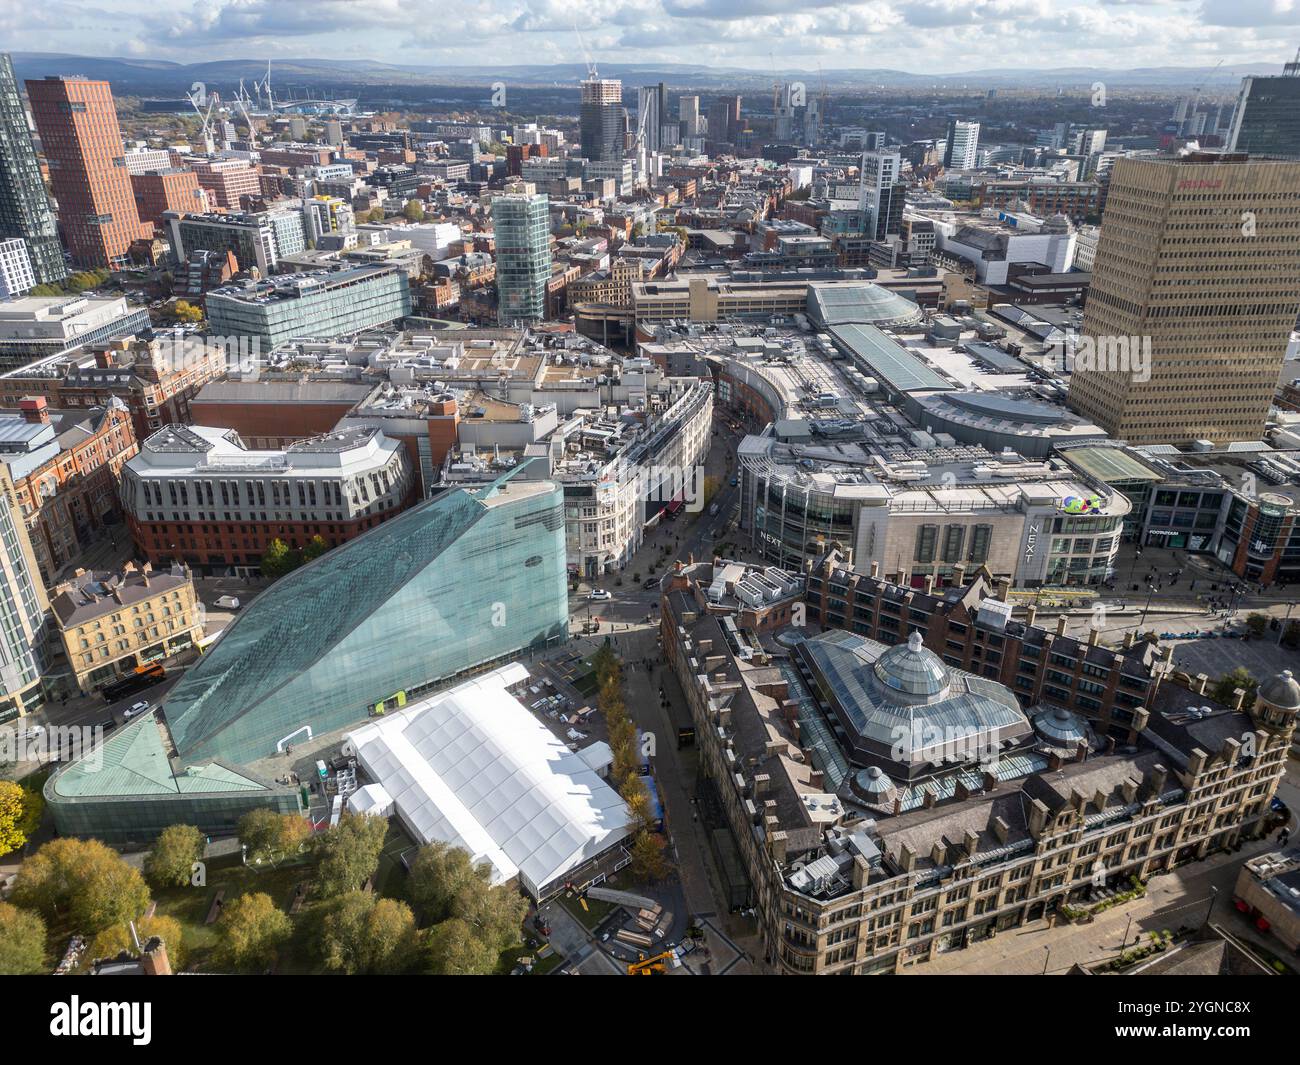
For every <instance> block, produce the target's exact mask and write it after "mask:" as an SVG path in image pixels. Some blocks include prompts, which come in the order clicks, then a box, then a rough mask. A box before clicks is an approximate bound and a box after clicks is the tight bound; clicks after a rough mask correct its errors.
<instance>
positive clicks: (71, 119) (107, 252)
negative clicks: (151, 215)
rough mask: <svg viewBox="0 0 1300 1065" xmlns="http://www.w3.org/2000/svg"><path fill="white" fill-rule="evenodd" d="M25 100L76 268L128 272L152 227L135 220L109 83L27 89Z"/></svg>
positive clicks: (69, 81) (56, 82)
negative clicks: (133, 250)
mask: <svg viewBox="0 0 1300 1065" xmlns="http://www.w3.org/2000/svg"><path fill="white" fill-rule="evenodd" d="M27 95H28V97H29V98H30V100H31V105H32V118H33V119H34V120H35V122H36V130H37V132H38V133H39V134H40V138H41V150H42V151H43V152H44V153H45V158H46V160H47V161H48V163H49V172H50V184H51V186H52V187H53V190H54V196H55V199H57V200H58V201H59V229H60V231H61V232H62V234H63V242H64V244H66V245H67V248H68V251H69V252H71V253H72V260H73V262H74V263H76V264H77V265H78V266H81V267H88V268H97V267H106V266H107V267H118V266H123V265H125V264H126V263H127V261H128V252H129V250H130V247H131V244H132V242H133V241H136V240H139V239H141V238H144V237H152V236H153V226H152V225H141V223H140V217H139V215H137V214H136V209H135V195H134V194H133V193H132V191H131V177H130V174H128V173H127V169H126V160H125V158H124V157H123V155H122V130H121V128H120V127H119V126H118V124H117V111H116V110H115V109H114V107H113V93H112V91H111V90H110V89H109V86H108V82H106V81H91V80H89V79H87V78H70V77H48V78H44V79H42V80H40V81H29V82H27Z"/></svg>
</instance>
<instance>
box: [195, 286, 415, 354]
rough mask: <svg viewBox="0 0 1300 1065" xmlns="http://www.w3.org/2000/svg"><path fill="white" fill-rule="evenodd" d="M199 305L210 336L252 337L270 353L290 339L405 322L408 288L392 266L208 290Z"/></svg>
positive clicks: (337, 333) (408, 312)
mask: <svg viewBox="0 0 1300 1065" xmlns="http://www.w3.org/2000/svg"><path fill="white" fill-rule="evenodd" d="M204 305H205V306H206V308H207V314H208V328H209V331H210V332H212V333H213V334H214V335H217V336H236V337H243V336H247V337H257V338H259V340H260V341H261V343H262V345H263V350H264V351H270V350H271V349H272V348H275V347H278V346H279V345H281V344H284V343H286V342H287V341H289V340H292V339H293V338H295V337H322V338H324V337H336V336H342V335H344V334H345V333H355V332H358V331H360V330H362V329H369V328H371V327H372V326H380V325H387V324H389V323H390V322H395V321H397V320H398V319H400V318H405V317H407V316H408V315H409V314H410V313H411V289H410V283H409V281H408V280H407V277H406V273H405V271H403V270H401V269H398V268H397V267H392V266H361V267H357V268H355V269H352V270H337V271H334V272H333V273H328V274H302V275H288V276H287V277H277V278H275V279H274V281H271V282H263V283H262V284H260V285H259V286H257V287H254V288H253V289H251V290H244V289H241V288H239V287H237V286H229V287H226V288H220V289H213V290H212V291H211V292H209V293H208V294H207V297H206V298H205V300H204Z"/></svg>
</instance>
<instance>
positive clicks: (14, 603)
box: [0, 463, 49, 722]
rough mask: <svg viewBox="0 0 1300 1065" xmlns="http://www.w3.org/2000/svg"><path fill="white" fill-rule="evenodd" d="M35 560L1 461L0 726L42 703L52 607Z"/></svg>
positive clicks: (6, 470)
mask: <svg viewBox="0 0 1300 1065" xmlns="http://www.w3.org/2000/svg"><path fill="white" fill-rule="evenodd" d="M38 572H39V571H38V570H37V568H36V556H35V555H34V554H33V553H32V545H31V541H30V540H28V538H27V528H26V526H25V525H24V524H23V521H22V515H21V514H19V513H18V510H17V506H16V504H15V501H14V486H13V482H12V481H11V480H10V479H9V471H8V468H7V467H6V466H5V465H4V464H3V463H0V722H3V721H8V720H9V719H10V718H14V717H18V716H19V715H20V714H23V713H26V712H27V711H28V710H33V709H35V708H36V707H38V706H40V705H41V702H42V701H43V700H42V693H41V674H42V672H43V671H44V670H45V666H46V661H45V636H46V618H47V616H48V613H49V603H48V601H47V600H46V598H45V589H44V588H43V587H42V586H41V582H40V580H39V578H38V577H37V574H38Z"/></svg>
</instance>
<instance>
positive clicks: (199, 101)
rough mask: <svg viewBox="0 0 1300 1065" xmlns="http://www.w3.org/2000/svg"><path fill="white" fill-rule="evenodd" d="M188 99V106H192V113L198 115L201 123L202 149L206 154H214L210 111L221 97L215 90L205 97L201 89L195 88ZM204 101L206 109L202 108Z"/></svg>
mask: <svg viewBox="0 0 1300 1065" xmlns="http://www.w3.org/2000/svg"><path fill="white" fill-rule="evenodd" d="M188 99H189V101H190V106H191V107H193V108H194V113H195V114H196V115H198V116H199V121H200V122H202V123H203V150H204V151H205V152H207V153H208V155H215V154H216V151H217V147H216V143H215V142H214V141H213V138H212V112H213V110H215V108H216V106H217V103H218V102H219V101H220V99H221V98H220V97H219V96H218V95H217V94H216V93H215V92H210V93H207V96H206V99H205V98H204V93H203V91H202V90H195V91H194V92H193V93H191V94H190V96H189V97H188ZM204 103H207V105H208V109H207V110H206V111H204V110H203V104H204Z"/></svg>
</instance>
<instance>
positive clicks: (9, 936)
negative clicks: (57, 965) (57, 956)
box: [0, 902, 50, 976]
mask: <svg viewBox="0 0 1300 1065" xmlns="http://www.w3.org/2000/svg"><path fill="white" fill-rule="evenodd" d="M49 971H50V970H49V966H48V965H47V964H46V961H45V922H44V921H42V920H41V918H40V916H39V915H38V914H35V913H31V912H29V911H28V910H22V909H19V908H18V907H17V906H13V905H11V904H10V903H7V902H0V976H30V975H33V974H35V973H46V972H49Z"/></svg>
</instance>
